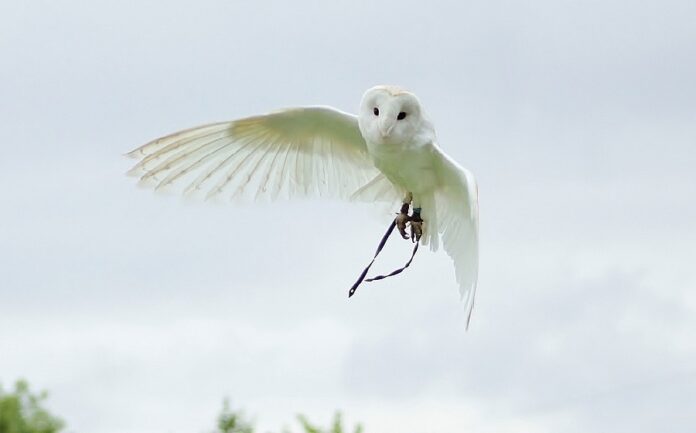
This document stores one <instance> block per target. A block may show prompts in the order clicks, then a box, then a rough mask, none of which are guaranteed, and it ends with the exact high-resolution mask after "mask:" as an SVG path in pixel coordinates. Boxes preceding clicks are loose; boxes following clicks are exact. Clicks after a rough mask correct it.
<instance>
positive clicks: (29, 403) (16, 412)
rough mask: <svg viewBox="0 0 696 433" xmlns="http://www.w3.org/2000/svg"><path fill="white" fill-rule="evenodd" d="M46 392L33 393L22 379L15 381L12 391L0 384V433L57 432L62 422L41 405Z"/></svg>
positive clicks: (61, 426) (46, 395)
mask: <svg viewBox="0 0 696 433" xmlns="http://www.w3.org/2000/svg"><path fill="white" fill-rule="evenodd" d="M47 397H48V394H47V393H46V392H45V391H44V392H40V393H39V394H33V393H32V392H31V391H30V390H29V385H28V384H27V382H25V381H23V380H19V381H17V383H16V384H15V389H14V392H6V391H5V390H3V388H2V386H0V433H57V432H59V431H60V430H61V429H62V428H63V426H64V423H63V421H62V420H61V419H60V418H57V417H55V416H53V415H51V414H50V413H49V412H48V411H47V410H46V409H44V408H43V407H42V403H43V401H44V400H45V399H46V398H47Z"/></svg>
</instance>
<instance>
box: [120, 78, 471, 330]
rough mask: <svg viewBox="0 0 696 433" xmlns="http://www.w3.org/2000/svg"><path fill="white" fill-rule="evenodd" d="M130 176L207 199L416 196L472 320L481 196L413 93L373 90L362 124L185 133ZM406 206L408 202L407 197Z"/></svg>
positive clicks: (291, 112)
mask: <svg viewBox="0 0 696 433" xmlns="http://www.w3.org/2000/svg"><path fill="white" fill-rule="evenodd" d="M128 155H129V156H132V157H135V158H139V159H140V161H139V162H138V163H137V164H136V165H135V166H134V167H133V169H131V171H130V172H129V174H132V175H136V176H139V177H140V179H141V183H142V184H145V185H150V186H153V187H154V188H155V189H168V188H173V189H178V190H182V191H183V192H184V193H186V194H194V195H203V196H205V197H206V198H213V197H225V198H232V199H234V198H241V197H247V198H251V199H268V200H275V199H277V198H279V197H284V198H293V197H296V196H301V195H318V196H333V197H340V198H346V199H355V200H363V201H370V202H374V201H385V202H389V203H394V204H396V203H398V200H401V199H404V200H405V197H406V196H407V195H409V193H410V194H412V197H413V207H414V208H422V212H421V215H422V218H423V221H424V222H423V237H422V238H421V242H422V243H423V244H429V245H430V247H431V249H432V250H433V251H435V250H437V249H438V247H439V245H440V244H442V247H443V249H444V250H445V252H447V254H448V255H449V256H450V257H451V258H452V260H453V262H454V267H455V274H456V279H457V283H458V284H459V290H460V294H461V296H462V299H463V300H464V302H465V306H466V309H467V326H468V324H469V320H470V319H471V311H472V308H473V305H474V295H475V291H476V282H477V278H478V192H477V188H476V183H475V181H474V178H473V175H472V174H471V173H470V172H469V171H467V170H466V169H464V168H462V167H461V166H460V165H459V164H457V163H456V162H455V161H454V160H452V159H451V158H449V157H448V156H447V155H446V154H445V153H444V152H443V151H442V150H441V149H440V147H439V146H438V145H437V143H436V137H435V130H434V128H433V125H432V123H431V122H430V121H429V120H428V119H427V118H426V117H425V115H424V113H423V110H422V107H421V105H420V103H419V101H418V99H417V98H416V97H415V95H413V94H412V93H409V92H406V91H404V90H401V89H399V88H397V87H393V86H376V87H373V88H372V89H369V90H368V91H367V92H366V93H365V95H364V96H363V98H362V102H361V104H360V112H359V114H358V116H355V115H352V114H348V113H344V112H342V111H339V110H336V109H334V108H330V107H301V108H290V109H286V110H280V111H276V112H273V113H270V114H266V115H261V116H253V117H248V118H245V119H239V120H233V121H231V122H220V123H213V124H209V125H204V126H200V127H197V128H192V129H187V130H184V131H180V132H177V133H174V134H171V135H168V136H166V137H162V138H159V139H157V140H154V141H151V142H150V143H147V144H145V145H143V146H141V147H139V148H137V149H135V150H133V151H132V152H130V153H129V154H128ZM409 198H410V196H409Z"/></svg>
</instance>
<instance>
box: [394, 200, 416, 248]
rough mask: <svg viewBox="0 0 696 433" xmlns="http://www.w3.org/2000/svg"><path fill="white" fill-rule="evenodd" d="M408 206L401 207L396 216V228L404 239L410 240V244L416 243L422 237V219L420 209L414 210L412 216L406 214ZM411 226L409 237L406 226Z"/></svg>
mask: <svg viewBox="0 0 696 433" xmlns="http://www.w3.org/2000/svg"><path fill="white" fill-rule="evenodd" d="M408 208H409V204H408V203H404V204H403V205H401V210H400V211H399V213H398V214H397V215H396V227H397V228H398V229H399V234H401V237H402V238H404V239H409V238H410V239H411V241H412V242H418V241H419V240H420V238H421V236H423V219H422V218H421V216H420V212H421V209H420V208H414V209H413V214H412V215H409V214H408ZM407 224H410V225H411V235H410V236H409V235H408V233H406V225H407Z"/></svg>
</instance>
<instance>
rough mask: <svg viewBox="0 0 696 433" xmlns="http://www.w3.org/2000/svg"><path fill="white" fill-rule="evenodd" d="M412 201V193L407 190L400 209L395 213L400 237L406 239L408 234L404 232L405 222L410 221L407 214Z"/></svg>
mask: <svg viewBox="0 0 696 433" xmlns="http://www.w3.org/2000/svg"><path fill="white" fill-rule="evenodd" d="M412 201H413V194H411V193H410V192H409V193H407V194H406V197H404V201H403V204H402V205H401V210H400V211H399V213H398V214H397V215H396V227H397V228H398V229H399V233H400V234H401V237H402V238H404V239H408V235H407V234H406V223H407V222H409V221H411V217H410V216H409V215H408V208H409V206H410V205H411V202H412Z"/></svg>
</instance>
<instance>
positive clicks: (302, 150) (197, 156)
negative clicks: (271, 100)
mask: <svg viewBox="0 0 696 433" xmlns="http://www.w3.org/2000/svg"><path fill="white" fill-rule="evenodd" d="M128 155H129V156H132V157H135V158H138V159H139V161H138V163H137V164H135V166H134V167H133V168H132V169H131V170H130V171H129V174H131V175H135V176H138V177H140V181H141V183H142V184H144V185H148V186H151V187H154V188H155V189H157V190H161V189H174V190H182V191H183V192H184V193H186V194H197V193H200V194H202V195H204V196H205V197H207V198H213V197H215V196H218V195H221V196H224V197H229V198H233V199H234V198H239V197H243V198H249V199H268V200H275V199H277V198H279V197H288V198H290V197H294V196H306V195H319V196H332V197H340V198H347V197H349V196H350V194H352V193H353V192H354V191H356V190H358V189H359V188H360V187H361V186H363V185H364V184H366V183H367V182H368V180H369V179H371V178H373V177H375V176H376V175H377V174H378V171H377V169H376V168H375V167H374V165H373V164H372V161H371V160H370V158H369V156H368V154H367V147H366V145H365V142H364V140H363V138H362V135H361V134H360V130H359V128H358V121H357V118H356V117H355V116H353V115H351V114H347V113H343V112H341V111H338V110H336V109H333V108H329V107H304V108H291V109H286V110H281V111H277V112H274V113H270V114H267V115H262V116H252V117H248V118H244V119H240V120H234V121H231V122H218V123H211V124H208V125H203V126H199V127H196V128H190V129H186V130H183V131H179V132H175V133H173V134H169V135H167V136H165V137H162V138H158V139H156V140H153V141H151V142H149V143H147V144H145V145H143V146H141V147H139V148H137V149H135V150H133V151H132V152H130V153H129V154H128Z"/></svg>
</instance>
